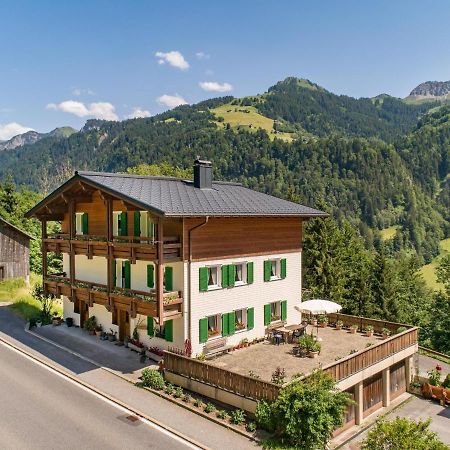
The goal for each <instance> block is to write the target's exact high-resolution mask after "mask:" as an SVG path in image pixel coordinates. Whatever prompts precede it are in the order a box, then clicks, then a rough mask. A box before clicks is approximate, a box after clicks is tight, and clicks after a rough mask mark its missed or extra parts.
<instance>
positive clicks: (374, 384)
mask: <svg viewBox="0 0 450 450" xmlns="http://www.w3.org/2000/svg"><path fill="white" fill-rule="evenodd" d="M363 384H364V387H363V410H364V414H363V415H364V417H367V416H368V415H369V414H372V413H373V412H374V411H376V410H377V409H378V408H381V406H382V400H383V379H382V376H381V372H380V373H378V374H376V375H374V376H373V377H370V378H368V379H367V380H364V383H363Z"/></svg>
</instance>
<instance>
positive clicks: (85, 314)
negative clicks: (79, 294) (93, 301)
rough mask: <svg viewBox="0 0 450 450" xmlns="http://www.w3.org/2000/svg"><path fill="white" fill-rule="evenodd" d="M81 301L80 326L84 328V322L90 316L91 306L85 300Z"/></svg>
mask: <svg viewBox="0 0 450 450" xmlns="http://www.w3.org/2000/svg"><path fill="white" fill-rule="evenodd" d="M79 302H80V306H79V308H80V328H83V325H84V322H85V321H86V319H88V318H89V306H88V305H87V304H86V303H84V302H83V301H81V300H79Z"/></svg>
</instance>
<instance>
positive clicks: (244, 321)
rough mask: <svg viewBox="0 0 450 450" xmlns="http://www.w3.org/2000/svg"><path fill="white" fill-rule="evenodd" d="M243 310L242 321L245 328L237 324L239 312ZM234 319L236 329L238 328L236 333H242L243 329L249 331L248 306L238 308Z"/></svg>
mask: <svg viewBox="0 0 450 450" xmlns="http://www.w3.org/2000/svg"><path fill="white" fill-rule="evenodd" d="M241 311H242V322H241V323H243V324H244V327H243V328H238V327H237V324H238V316H237V313H238V312H241ZM234 317H235V319H234V321H235V329H236V333H240V332H241V331H247V326H248V324H247V308H241V309H236V310H235V311H234Z"/></svg>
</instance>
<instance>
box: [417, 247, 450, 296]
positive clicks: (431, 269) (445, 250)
mask: <svg viewBox="0 0 450 450" xmlns="http://www.w3.org/2000/svg"><path fill="white" fill-rule="evenodd" d="M440 248H441V252H440V253H439V255H438V256H436V257H435V258H434V259H433V261H431V263H430V264H426V265H425V266H423V267H422V268H421V269H420V273H421V274H422V276H423V278H424V279H425V281H426V283H427V285H428V287H430V288H432V289H442V288H443V285H442V284H441V283H438V282H437V280H436V267H437V266H438V264H439V261H440V259H441V258H442V257H443V256H444V255H448V254H449V253H450V238H448V239H444V240H442V241H441V245H440Z"/></svg>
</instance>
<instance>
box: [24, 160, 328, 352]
mask: <svg viewBox="0 0 450 450" xmlns="http://www.w3.org/2000/svg"><path fill="white" fill-rule="evenodd" d="M326 215H327V214H326V213H324V212H321V211H317V210H315V209H312V208H308V207H306V206H302V205H298V204H295V203H292V202H288V201H286V200H282V199H279V198H275V197H272V196H270V195H266V194H263V193H260V192H256V191H252V190H250V189H247V188H245V187H243V186H242V185H240V184H237V183H228V182H219V181H213V179H212V166H211V163H210V162H208V161H201V160H197V161H195V164H194V180H193V181H186V180H182V179H177V178H169V177H149V176H141V175H130V174H127V175H123V174H111V173H95V172H75V175H74V176H73V177H72V178H71V179H70V180H68V181H67V182H66V183H64V184H63V185H62V186H60V187H59V188H58V189H56V190H55V191H54V192H53V193H51V194H50V195H49V196H48V197H46V198H45V199H44V200H42V201H41V202H40V203H39V204H37V205H36V206H35V207H34V208H33V209H32V210H30V211H29V212H28V213H27V216H28V217H36V218H38V219H39V220H41V221H42V242H43V277H44V286H45V288H46V289H47V291H49V292H52V293H54V294H56V295H58V296H59V295H62V297H63V305H64V316H65V317H66V318H67V317H72V318H73V319H74V321H75V323H76V324H78V325H80V326H82V325H83V322H84V321H85V320H86V318H87V317H89V316H95V317H96V319H97V321H98V322H99V323H100V324H101V325H102V327H103V329H104V330H107V331H109V330H110V329H112V330H114V331H116V332H117V334H118V338H119V339H121V340H122V339H124V338H125V337H126V336H130V334H131V333H132V332H133V330H134V328H135V327H137V329H138V331H139V338H140V341H141V342H142V343H143V344H144V345H147V346H158V347H160V348H168V347H178V348H180V349H184V348H185V345H188V346H191V348H192V355H195V354H199V353H202V352H203V351H204V347H205V345H206V344H208V343H211V342H214V340H216V339H217V340H219V339H220V340H221V342H224V341H225V342H226V344H227V345H234V344H237V343H239V342H240V341H241V340H242V339H244V338H248V339H249V340H251V339H253V338H255V337H261V336H264V334H265V330H266V328H267V326H268V325H269V324H270V323H272V322H276V321H287V323H288V324H290V323H298V322H299V319H300V317H299V313H298V312H297V311H296V310H295V309H294V307H295V305H298V304H299V303H300V301H301V293H302V286H301V270H302V268H301V263H302V261H301V258H302V224H303V221H304V220H307V219H308V218H311V217H325V216H326ZM47 221H61V223H62V227H61V233H59V234H56V235H49V234H48V233H47ZM48 252H55V253H57V254H60V253H62V255H63V265H64V272H65V273H66V276H65V277H54V276H53V277H51V276H50V277H49V276H48V275H47V263H46V261H47V253H48ZM223 338H225V339H223Z"/></svg>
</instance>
